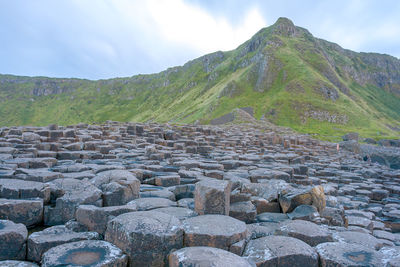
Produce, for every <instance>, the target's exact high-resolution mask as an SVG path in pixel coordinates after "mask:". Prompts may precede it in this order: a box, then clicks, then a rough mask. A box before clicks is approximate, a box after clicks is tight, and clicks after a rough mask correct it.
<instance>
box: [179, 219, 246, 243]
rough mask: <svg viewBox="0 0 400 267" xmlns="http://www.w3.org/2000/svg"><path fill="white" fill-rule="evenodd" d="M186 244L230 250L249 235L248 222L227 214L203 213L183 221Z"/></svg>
mask: <svg viewBox="0 0 400 267" xmlns="http://www.w3.org/2000/svg"><path fill="white" fill-rule="evenodd" d="M183 227H184V231H185V239H184V244H185V246H188V247H195V246H208V247H216V248H221V249H225V250H229V247H230V246H231V245H232V244H234V243H236V242H238V241H240V240H242V239H244V238H245V237H246V235H247V228H246V224H245V223H244V222H242V221H239V220H237V219H234V218H232V217H229V216H225V215H202V216H197V217H193V218H189V219H187V220H185V221H183Z"/></svg>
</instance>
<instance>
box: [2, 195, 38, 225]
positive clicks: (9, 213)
mask: <svg viewBox="0 0 400 267" xmlns="http://www.w3.org/2000/svg"><path fill="white" fill-rule="evenodd" d="M0 219H6V220H11V221H13V222H15V223H23V224H25V225H26V226H27V227H30V226H34V225H37V224H40V223H41V222H43V200H42V199H36V200H22V199H4V198H3V199H0Z"/></svg>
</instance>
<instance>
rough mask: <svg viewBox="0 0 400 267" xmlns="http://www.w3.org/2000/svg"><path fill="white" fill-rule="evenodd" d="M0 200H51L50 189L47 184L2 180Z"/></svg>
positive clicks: (0, 180)
mask: <svg viewBox="0 0 400 267" xmlns="http://www.w3.org/2000/svg"><path fill="white" fill-rule="evenodd" d="M0 198H11V199H29V198H42V199H43V202H44V203H47V202H49V200H50V187H49V186H48V185H47V184H44V183H40V182H32V181H22V180H17V179H0Z"/></svg>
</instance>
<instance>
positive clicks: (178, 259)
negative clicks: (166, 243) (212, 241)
mask: <svg viewBox="0 0 400 267" xmlns="http://www.w3.org/2000/svg"><path fill="white" fill-rule="evenodd" d="M168 259H169V261H168V263H169V266H170V267H192V266H204V267H205V266H219V267H251V266H255V265H254V264H253V263H250V262H248V261H247V260H246V259H244V258H241V257H239V256H238V255H235V254H233V253H230V252H228V251H225V250H222V249H218V248H212V247H187V248H182V249H179V250H177V251H174V252H173V253H171V254H170V255H169V257H168Z"/></svg>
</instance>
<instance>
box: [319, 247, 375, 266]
mask: <svg viewBox="0 0 400 267" xmlns="http://www.w3.org/2000/svg"><path fill="white" fill-rule="evenodd" d="M315 249H316V251H317V252H318V255H319V258H320V261H321V266H322V267H328V266H375V267H380V266H383V262H382V255H381V254H380V253H378V252H377V251H375V250H374V249H371V248H368V247H365V246H362V245H358V244H348V243H342V242H328V243H322V244H319V245H318V246H316V248H315Z"/></svg>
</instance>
